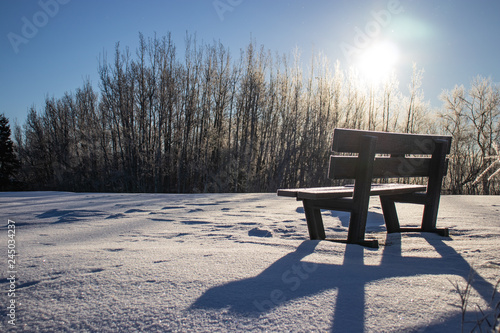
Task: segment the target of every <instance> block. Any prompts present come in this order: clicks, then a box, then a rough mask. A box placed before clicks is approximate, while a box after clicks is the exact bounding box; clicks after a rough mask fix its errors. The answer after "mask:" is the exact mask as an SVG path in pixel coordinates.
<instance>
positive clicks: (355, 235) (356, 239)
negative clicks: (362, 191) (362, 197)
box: [347, 198, 369, 244]
mask: <svg viewBox="0 0 500 333" xmlns="http://www.w3.org/2000/svg"><path fill="white" fill-rule="evenodd" d="M368 199H369V198H368ZM358 207H359V208H358V209H354V210H352V211H351V218H350V220H349V230H348V232H347V242H348V243H354V244H356V243H364V241H365V231H366V219H367V218H368V202H366V204H362V205H359V206H358Z"/></svg>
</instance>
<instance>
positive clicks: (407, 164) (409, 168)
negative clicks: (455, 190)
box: [328, 129, 451, 179]
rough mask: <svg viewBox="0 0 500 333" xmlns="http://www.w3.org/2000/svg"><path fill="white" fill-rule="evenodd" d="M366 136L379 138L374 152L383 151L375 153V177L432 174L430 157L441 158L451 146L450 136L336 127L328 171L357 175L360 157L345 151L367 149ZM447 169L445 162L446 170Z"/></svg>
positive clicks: (338, 175)
mask: <svg viewBox="0 0 500 333" xmlns="http://www.w3.org/2000/svg"><path fill="white" fill-rule="evenodd" d="M365 136H370V137H376V138H377V139H376V144H375V154H381V155H382V156H376V157H375V160H374V162H373V178H400V177H429V176H430V174H431V173H432V172H435V171H433V169H434V168H432V167H431V165H432V162H431V160H432V159H435V160H442V159H443V158H444V157H445V155H446V154H449V152H450V146H451V137H450V136H440V135H422V134H403V133H388V132H376V131H360V130H351V129H335V130H334V134H333V146H332V151H333V152H334V155H332V156H331V157H330V167H329V171H328V176H329V178H330V179H354V178H356V166H357V163H358V158H357V157H355V156H345V154H344V153H351V154H357V153H360V152H361V151H362V150H364V149H366V147H364V144H363V137H365ZM336 153H341V154H344V155H338V154H336ZM436 154H439V155H443V156H436ZM383 155H388V156H383ZM434 170H435V169H434ZM446 170H447V168H446V166H445V167H444V170H443V174H446Z"/></svg>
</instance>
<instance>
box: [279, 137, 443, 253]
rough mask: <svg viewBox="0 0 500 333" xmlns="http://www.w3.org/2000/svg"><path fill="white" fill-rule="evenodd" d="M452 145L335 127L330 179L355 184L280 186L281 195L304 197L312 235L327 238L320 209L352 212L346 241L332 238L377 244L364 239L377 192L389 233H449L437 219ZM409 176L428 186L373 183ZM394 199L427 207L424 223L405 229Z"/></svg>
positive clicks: (370, 244) (441, 138)
mask: <svg viewBox="0 0 500 333" xmlns="http://www.w3.org/2000/svg"><path fill="white" fill-rule="evenodd" d="M450 144H451V137H450V136H437V135H420V134H400V133H387V132H374V131H360V130H350V129H335V130H334V134H333V147H332V151H333V152H334V154H333V155H332V156H330V166H329V171H328V177H329V178H330V179H354V184H353V185H346V186H335V187H319V188H299V189H280V190H278V195H279V196H286V197H295V198H297V200H299V201H302V203H303V205H304V212H305V215H306V220H307V227H308V231H309V236H310V238H311V239H326V237H325V229H324V226H323V220H322V218H321V209H328V210H336V211H347V212H350V221H349V230H348V236H347V240H335V239H328V240H332V241H339V242H343V243H354V244H361V245H364V246H370V247H378V241H377V240H365V229H366V219H367V216H368V204H369V200H370V196H372V195H378V196H379V197H380V202H381V205H382V211H383V214H384V220H385V224H386V228H387V232H388V233H393V232H404V231H420V232H435V233H438V234H440V235H442V236H448V229H446V228H445V229H438V228H436V219H437V213H438V207H439V198H440V194H441V183H442V179H443V176H444V175H446V171H447V158H446V155H447V154H448V153H449V152H450ZM356 154H357V156H356ZM406 177H426V178H427V185H410V184H401V183H386V184H382V183H378V184H375V183H372V179H374V178H376V179H381V178H382V179H398V178H406ZM395 202H406V203H414V204H421V205H424V212H423V218H422V226H421V227H420V228H401V227H400V225H399V220H398V215H397V212H396V206H395Z"/></svg>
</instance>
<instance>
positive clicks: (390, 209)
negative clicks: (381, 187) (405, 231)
mask: <svg viewBox="0 0 500 333" xmlns="http://www.w3.org/2000/svg"><path fill="white" fill-rule="evenodd" d="M380 204H381V205H382V212H383V213H384V221H385V227H386V228H387V233H393V232H399V231H400V226H399V219H398V213H397V211H396V205H395V204H394V200H391V199H389V198H388V197H385V196H380Z"/></svg>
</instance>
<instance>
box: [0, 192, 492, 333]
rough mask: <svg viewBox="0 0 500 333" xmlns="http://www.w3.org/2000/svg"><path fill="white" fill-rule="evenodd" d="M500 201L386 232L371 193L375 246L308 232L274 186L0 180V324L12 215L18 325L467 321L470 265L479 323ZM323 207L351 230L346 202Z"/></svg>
mask: <svg viewBox="0 0 500 333" xmlns="http://www.w3.org/2000/svg"><path fill="white" fill-rule="evenodd" d="M397 207H398V212H399V216H400V221H401V224H402V225H405V226H417V225H418V224H419V223H420V218H421V214H422V207H421V206H418V205H410V204H401V205H398V206H397ZM499 212H500V198H499V197H498V196H488V197H484V196H443V197H442V198H441V206H440V211H439V216H438V226H440V227H449V228H450V237H449V238H443V237H440V236H438V235H435V234H425V233H405V234H390V235H387V234H386V232H385V227H384V222H383V217H382V211H381V209H380V203H379V201H378V200H377V199H376V198H372V200H371V204H370V214H369V217H368V218H369V220H368V227H367V231H368V235H367V238H376V239H378V240H379V243H380V244H381V246H380V248H379V249H368V248H363V247H361V246H358V245H345V244H341V243H332V242H328V241H310V240H308V234H307V226H306V222H305V218H304V214H303V209H302V207H301V203H300V202H297V201H295V200H294V199H291V198H282V197H277V196H276V195H275V194H190V195H176V194H93V193H63V192H22V193H0V225H1V227H0V253H3V256H4V259H2V261H0V262H1V264H0V272H1V273H0V274H1V277H2V279H1V280H0V287H2V289H3V290H4V292H2V293H1V295H0V301H1V306H2V307H1V309H0V316H1V317H0V331H6V329H7V328H9V327H10V326H11V325H9V324H8V322H7V321H8V317H7V310H6V306H7V304H8V302H9V298H8V296H7V292H6V291H5V290H7V289H8V281H7V271H8V269H7V239H8V238H7V222H8V219H10V220H13V221H15V223H16V250H17V253H18V256H17V258H16V260H17V261H16V263H17V287H16V302H17V303H16V304H17V308H16V326H15V328H14V329H15V330H17V331H58V332H64V331H79V332H80V331H91V332H118V331H121V332H134V331H143V332H155V331H157V332H169V331H174V332H176V331H179V332H219V331H222V332H224V331H228V332H229V331H231V332H235V331H256V332H260V331H268V332H305V331H318V332H326V331H332V332H459V331H461V328H462V323H461V309H460V298H459V295H458V294H457V292H456V290H455V286H454V285H455V284H457V283H458V285H459V286H461V287H464V288H465V285H466V281H467V279H468V277H469V275H470V274H471V272H473V273H474V277H473V282H472V286H473V288H472V291H471V296H470V300H469V303H470V305H469V310H470V311H468V313H467V315H466V321H467V322H468V323H465V331H467V332H468V331H470V330H471V329H472V328H473V326H474V322H475V321H476V318H477V317H478V316H479V315H480V312H479V310H478V306H479V307H480V308H481V309H483V310H484V311H487V309H488V304H489V303H490V301H491V296H492V294H493V291H494V286H495V283H496V282H497V281H498V279H499V278H500V274H499V273H500V255H499V253H500V214H499ZM323 216H324V220H325V228H326V233H327V237H329V238H345V237H346V236H347V225H348V221H349V214H347V213H339V212H330V211H324V212H323ZM496 301H498V299H496Z"/></svg>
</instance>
